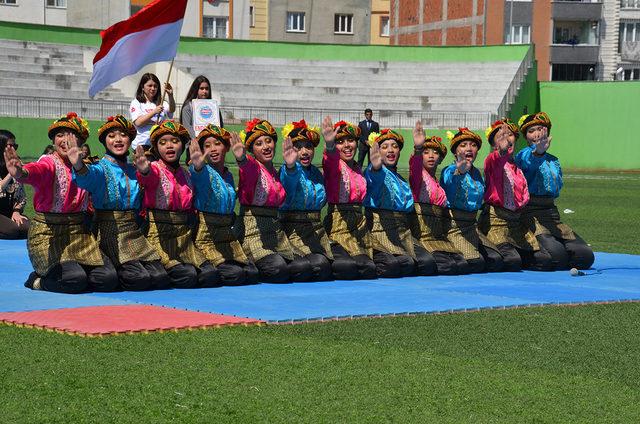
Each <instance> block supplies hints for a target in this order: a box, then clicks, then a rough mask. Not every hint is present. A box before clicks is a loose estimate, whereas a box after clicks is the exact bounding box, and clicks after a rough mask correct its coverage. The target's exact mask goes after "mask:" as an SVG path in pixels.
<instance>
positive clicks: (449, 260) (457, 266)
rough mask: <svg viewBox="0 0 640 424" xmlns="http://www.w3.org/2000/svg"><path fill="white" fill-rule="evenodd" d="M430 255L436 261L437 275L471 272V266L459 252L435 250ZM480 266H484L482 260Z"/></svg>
mask: <svg viewBox="0 0 640 424" xmlns="http://www.w3.org/2000/svg"><path fill="white" fill-rule="evenodd" d="M431 255H432V256H433V258H434V259H435V261H436V269H437V273H438V275H462V274H469V273H470V272H471V269H472V268H471V266H470V265H469V264H468V263H467V261H465V260H464V257H463V256H462V255H461V254H459V253H450V252H441V251H435V252H433V253H431ZM482 267H483V268H484V260H483V263H482Z"/></svg>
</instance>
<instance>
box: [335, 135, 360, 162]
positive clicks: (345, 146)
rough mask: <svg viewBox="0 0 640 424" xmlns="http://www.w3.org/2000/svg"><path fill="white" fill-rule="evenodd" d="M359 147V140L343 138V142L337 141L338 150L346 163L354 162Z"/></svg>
mask: <svg viewBox="0 0 640 424" xmlns="http://www.w3.org/2000/svg"><path fill="white" fill-rule="evenodd" d="M357 147H358V140H356V139H355V138H343V139H342V140H339V141H338V140H336V149H337V150H338V153H340V159H342V160H343V161H345V162H349V161H350V160H353V158H354V156H355V155H356V148H357Z"/></svg>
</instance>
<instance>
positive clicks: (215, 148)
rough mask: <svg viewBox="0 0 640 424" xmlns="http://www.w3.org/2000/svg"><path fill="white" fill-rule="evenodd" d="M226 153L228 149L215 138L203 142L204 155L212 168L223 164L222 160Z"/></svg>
mask: <svg viewBox="0 0 640 424" xmlns="http://www.w3.org/2000/svg"><path fill="white" fill-rule="evenodd" d="M228 151H229V148H228V147H227V146H226V145H225V144H224V143H223V142H222V141H220V140H218V139H217V138H215V137H209V138H207V139H206V140H205V141H204V154H205V156H206V157H207V160H208V162H209V163H210V164H211V165H213V166H217V165H220V164H224V158H225V155H226V154H227V152H228Z"/></svg>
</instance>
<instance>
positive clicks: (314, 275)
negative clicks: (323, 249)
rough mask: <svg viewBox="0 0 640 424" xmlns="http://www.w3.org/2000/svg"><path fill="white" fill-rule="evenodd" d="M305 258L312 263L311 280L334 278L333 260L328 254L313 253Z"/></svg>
mask: <svg viewBox="0 0 640 424" xmlns="http://www.w3.org/2000/svg"><path fill="white" fill-rule="evenodd" d="M305 258H306V259H307V260H308V261H309V263H310V264H311V281H328V280H333V271H332V269H331V262H330V261H329V259H327V257H326V256H324V255H321V254H319V253H311V254H309V255H307V256H305Z"/></svg>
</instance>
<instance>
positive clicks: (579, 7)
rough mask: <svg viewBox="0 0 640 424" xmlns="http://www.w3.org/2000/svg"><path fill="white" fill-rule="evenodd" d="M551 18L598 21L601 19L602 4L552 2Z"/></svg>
mask: <svg viewBox="0 0 640 424" xmlns="http://www.w3.org/2000/svg"><path fill="white" fill-rule="evenodd" d="M551 17H552V18H553V19H556V20H566V21H599V20H600V18H601V17H602V3H592V2H590V1H554V2H552V9H551Z"/></svg>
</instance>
